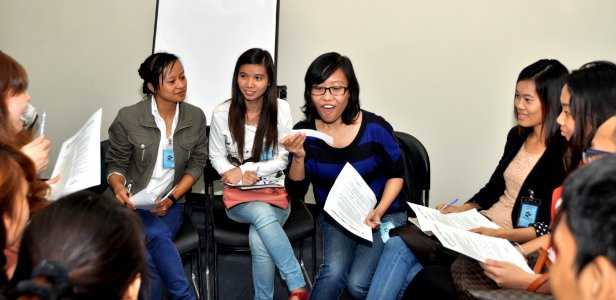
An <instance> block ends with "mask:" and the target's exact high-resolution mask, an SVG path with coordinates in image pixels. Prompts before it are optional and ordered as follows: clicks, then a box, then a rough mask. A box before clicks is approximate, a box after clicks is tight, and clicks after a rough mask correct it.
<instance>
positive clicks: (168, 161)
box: [163, 139, 175, 169]
mask: <svg viewBox="0 0 616 300" xmlns="http://www.w3.org/2000/svg"><path fill="white" fill-rule="evenodd" d="M174 167H175V154H173V142H172V141H171V139H169V143H168V144H167V145H165V146H164V148H163V169H173V168H174Z"/></svg>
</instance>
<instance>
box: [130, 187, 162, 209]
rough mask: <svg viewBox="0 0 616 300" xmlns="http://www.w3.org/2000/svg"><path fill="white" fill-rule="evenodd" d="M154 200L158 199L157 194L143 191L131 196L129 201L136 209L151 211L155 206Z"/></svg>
mask: <svg viewBox="0 0 616 300" xmlns="http://www.w3.org/2000/svg"><path fill="white" fill-rule="evenodd" d="M156 198H158V194H156V193H154V192H148V191H147V189H143V190H141V191H140V192H139V193H137V194H134V195H132V196H131V197H130V201H131V202H133V204H135V206H136V207H137V208H140V209H145V210H151V209H154V208H156V206H157V205H156V202H155V201H156Z"/></svg>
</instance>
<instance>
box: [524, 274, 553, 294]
mask: <svg viewBox="0 0 616 300" xmlns="http://www.w3.org/2000/svg"><path fill="white" fill-rule="evenodd" d="M548 279H550V278H549V273H545V274H541V275H540V276H539V277H537V278H536V279H535V280H533V282H531V283H530V284H529V285H528V287H527V288H526V290H527V291H529V292H536V291H537V290H538V289H539V287H541V286H542V285H543V284H544V283H546V282H547V281H548Z"/></svg>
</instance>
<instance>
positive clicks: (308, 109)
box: [302, 52, 361, 125]
mask: <svg viewBox="0 0 616 300" xmlns="http://www.w3.org/2000/svg"><path fill="white" fill-rule="evenodd" d="M338 69H340V70H342V73H344V76H345V77H346V79H347V80H348V82H349V86H348V87H347V93H349V102H348V104H347V107H346V108H345V110H344V112H342V116H341V120H342V123H344V124H346V125H349V124H352V123H353V122H354V121H355V120H356V119H357V116H358V115H359V112H360V110H361V107H360V106H359V82H358V81H357V77H356V76H355V71H354V70H353V64H352V63H351V60H350V59H349V58H348V57H346V56H343V55H340V54H338V53H336V52H329V53H325V54H322V55H320V56H319V57H317V58H316V59H315V60H314V61H313V62H312V63H311V64H310V66H309V67H308V70H307V71H306V76H305V77H304V85H305V87H304V106H303V107H302V111H303V112H304V115H305V116H306V121H314V120H316V119H321V117H320V116H319V113H318V112H317V108H316V107H315V106H314V103H313V102H312V94H311V90H312V87H313V86H315V85H317V84H320V83H323V82H324V81H325V80H327V78H329V77H330V76H331V75H332V74H334V72H336V70H338Z"/></svg>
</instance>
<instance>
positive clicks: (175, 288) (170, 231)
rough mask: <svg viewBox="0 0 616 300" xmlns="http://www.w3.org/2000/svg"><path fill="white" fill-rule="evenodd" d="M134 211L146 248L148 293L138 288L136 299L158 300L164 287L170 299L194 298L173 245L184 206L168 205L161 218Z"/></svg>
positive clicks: (143, 211) (144, 211)
mask: <svg viewBox="0 0 616 300" xmlns="http://www.w3.org/2000/svg"><path fill="white" fill-rule="evenodd" d="M136 212H137V215H138V216H139V218H140V219H141V222H142V224H143V230H144V233H145V242H146V247H147V249H148V260H147V266H146V272H147V276H148V284H147V285H148V287H149V288H150V289H149V293H148V291H146V289H147V287H145V286H144V285H141V290H140V291H139V298H140V299H145V298H144V297H146V295H148V298H147V299H154V300H159V299H161V297H162V287H163V284H164V286H165V287H167V291H168V292H169V294H170V295H171V298H172V299H195V296H194V295H193V294H192V292H191V291H190V288H189V286H188V281H187V280H186V275H185V274H184V266H183V265H182V258H181V257H180V253H178V250H177V248H175V245H174V244H173V239H174V238H175V236H176V235H177V233H178V230H180V227H181V226H182V222H183V221H184V204H175V205H173V206H171V208H169V211H168V212H167V214H166V215H165V216H163V217H158V216H156V215H153V214H152V213H150V212H149V211H147V210H142V209H137V210H136ZM146 293H147V294H146Z"/></svg>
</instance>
